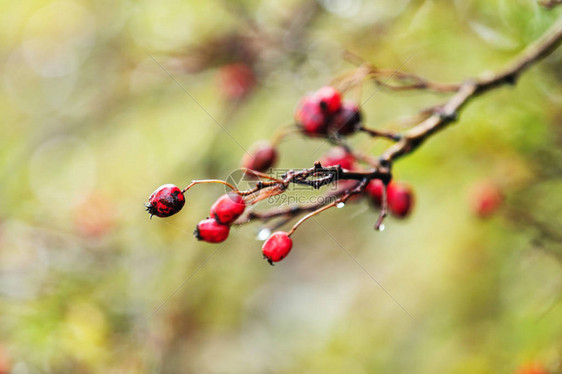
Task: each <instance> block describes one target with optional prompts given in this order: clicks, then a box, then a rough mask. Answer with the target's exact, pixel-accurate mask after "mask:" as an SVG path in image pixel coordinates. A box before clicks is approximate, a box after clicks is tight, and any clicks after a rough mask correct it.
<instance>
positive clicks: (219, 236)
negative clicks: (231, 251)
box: [193, 218, 230, 243]
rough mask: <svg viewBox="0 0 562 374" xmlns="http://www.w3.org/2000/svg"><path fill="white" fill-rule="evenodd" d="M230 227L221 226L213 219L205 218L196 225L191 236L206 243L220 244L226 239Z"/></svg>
mask: <svg viewBox="0 0 562 374" xmlns="http://www.w3.org/2000/svg"><path fill="white" fill-rule="evenodd" d="M229 232H230V226H228V225H222V224H220V223H218V222H217V221H216V220H215V219H213V218H207V219H204V220H203V221H201V222H199V223H198V224H197V227H196V228H195V231H194V232H193V234H194V235H195V237H196V238H197V240H202V241H205V242H207V243H220V242H223V241H225V240H226V238H228V233H229Z"/></svg>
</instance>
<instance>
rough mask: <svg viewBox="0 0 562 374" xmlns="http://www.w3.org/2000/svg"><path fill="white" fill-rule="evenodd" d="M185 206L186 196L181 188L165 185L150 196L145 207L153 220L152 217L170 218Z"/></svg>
mask: <svg viewBox="0 0 562 374" xmlns="http://www.w3.org/2000/svg"><path fill="white" fill-rule="evenodd" d="M184 204H185V196H184V195H183V192H182V191H181V190H180V189H179V187H177V186H175V185H173V184H165V185H163V186H160V187H158V189H157V190H156V191H154V192H153V193H152V195H150V197H149V199H148V203H146V204H145V207H146V211H147V212H148V213H149V214H150V217H151V218H152V216H157V217H169V216H171V215H174V214H176V213H177V212H179V211H180V210H181V208H183V206H184Z"/></svg>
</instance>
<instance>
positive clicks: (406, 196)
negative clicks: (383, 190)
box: [387, 182, 414, 218]
mask: <svg viewBox="0 0 562 374" xmlns="http://www.w3.org/2000/svg"><path fill="white" fill-rule="evenodd" d="M387 192H388V208H389V209H390V212H391V213H393V214H394V215H395V216H397V217H399V218H405V217H407V216H408V214H410V212H411V210H412V207H413V205H414V194H413V192H412V189H411V188H410V186H408V185H407V184H405V183H399V182H390V184H389V185H388V187H387Z"/></svg>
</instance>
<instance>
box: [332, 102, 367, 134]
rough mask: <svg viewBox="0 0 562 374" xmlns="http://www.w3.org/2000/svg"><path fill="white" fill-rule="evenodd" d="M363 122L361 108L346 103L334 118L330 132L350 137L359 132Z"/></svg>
mask: <svg viewBox="0 0 562 374" xmlns="http://www.w3.org/2000/svg"><path fill="white" fill-rule="evenodd" d="M361 121H362V115H361V111H360V110H359V107H358V106H357V105H356V104H355V103H352V102H350V101H345V102H344V103H343V105H342V107H341V110H340V111H339V112H337V113H336V115H335V116H334V118H333V120H332V123H331V124H330V128H329V131H331V132H334V133H337V134H340V135H350V134H353V133H355V132H357V130H359V127H360V126H361Z"/></svg>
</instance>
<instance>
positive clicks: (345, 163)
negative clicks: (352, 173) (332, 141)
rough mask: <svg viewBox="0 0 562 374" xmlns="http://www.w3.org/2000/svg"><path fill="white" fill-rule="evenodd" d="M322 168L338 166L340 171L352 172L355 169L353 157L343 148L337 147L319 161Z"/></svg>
mask: <svg viewBox="0 0 562 374" xmlns="http://www.w3.org/2000/svg"><path fill="white" fill-rule="evenodd" d="M320 163H321V164H322V166H337V165H340V166H341V167H342V169H347V170H353V169H355V166H356V165H355V157H353V155H352V154H351V153H350V152H348V151H347V149H345V148H344V147H341V146H337V147H333V148H331V149H330V150H329V151H328V152H326V153H325V154H324V155H323V156H322V158H321V159H320Z"/></svg>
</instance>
